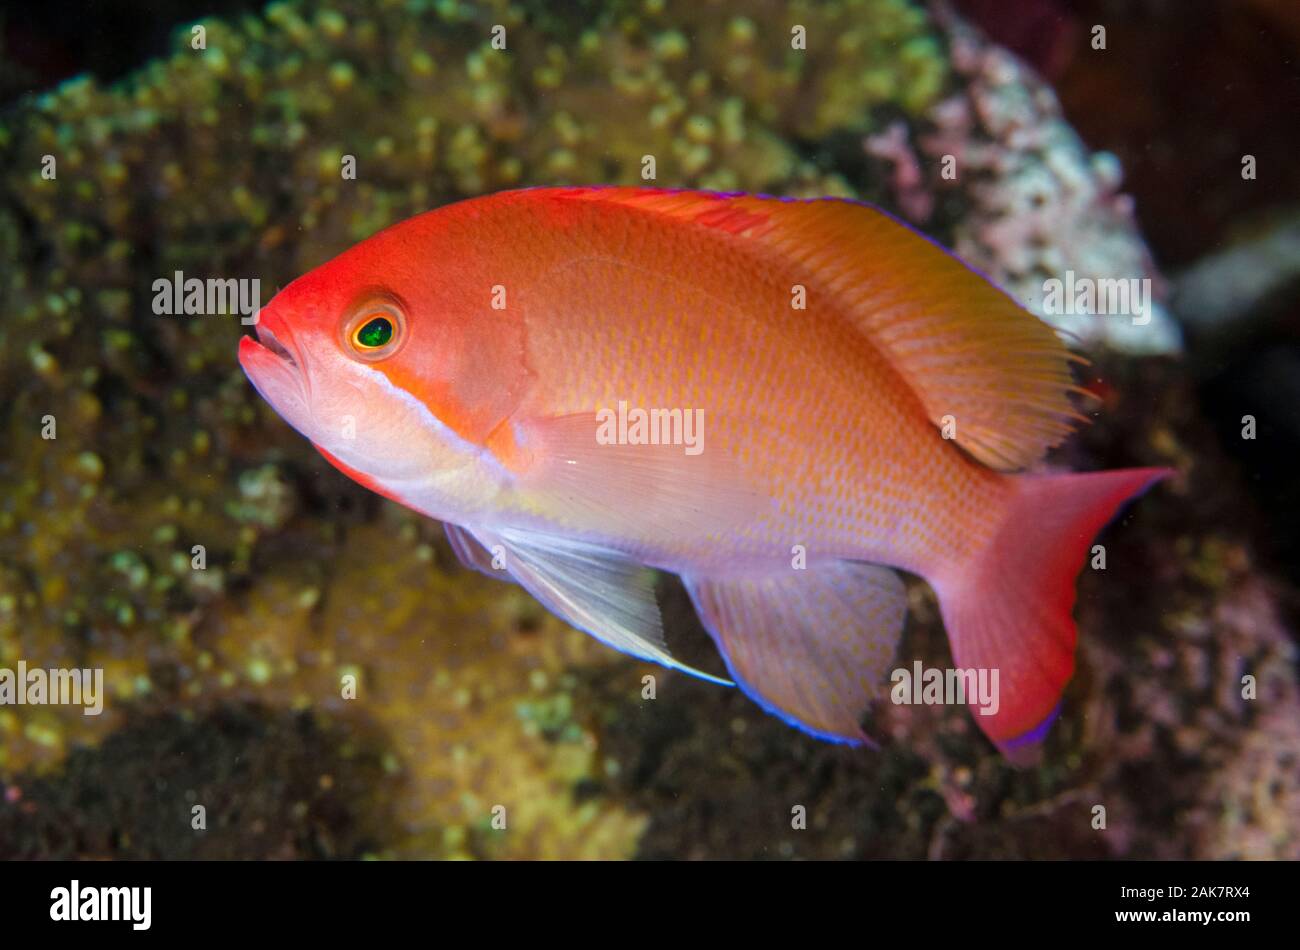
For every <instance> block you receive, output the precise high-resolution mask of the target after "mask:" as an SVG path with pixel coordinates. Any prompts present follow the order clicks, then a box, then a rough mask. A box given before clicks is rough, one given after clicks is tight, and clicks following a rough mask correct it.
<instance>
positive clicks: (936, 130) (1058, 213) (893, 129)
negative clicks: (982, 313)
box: [864, 12, 1181, 354]
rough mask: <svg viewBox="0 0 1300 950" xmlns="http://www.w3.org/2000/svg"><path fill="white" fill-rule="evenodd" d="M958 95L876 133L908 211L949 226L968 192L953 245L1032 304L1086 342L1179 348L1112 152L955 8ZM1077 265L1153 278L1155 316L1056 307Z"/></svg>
mask: <svg viewBox="0 0 1300 950" xmlns="http://www.w3.org/2000/svg"><path fill="white" fill-rule="evenodd" d="M940 20H941V22H942V23H943V24H944V25H945V27H946V28H947V30H948V33H949V38H950V47H949V48H950V56H951V64H952V68H953V71H954V72H955V73H956V75H957V77H958V91H957V92H955V93H954V94H953V95H951V96H946V97H944V98H943V99H942V101H940V102H938V103H936V104H935V105H934V106H933V107H931V108H930V109H929V110H927V111H926V112H925V114H924V115H923V116H922V117H921V120H920V121H919V122H916V121H912V122H908V121H905V120H902V119H900V120H898V121H896V122H895V123H894V124H893V125H891V126H890V127H889V128H888V129H886V130H884V131H883V132H879V133H877V134H875V135H873V136H869V137H868V138H867V139H866V141H865V143H864V148H865V149H866V151H867V152H868V154H871V155H873V156H874V157H876V158H879V159H882V160H883V161H885V162H886V163H887V164H889V165H891V166H892V167H893V174H892V178H891V185H892V187H893V189H894V192H895V195H896V200H897V202H898V205H899V207H900V208H901V210H902V211H903V213H904V214H905V215H906V216H907V217H908V218H909V219H910V220H912V221H913V222H914V223H916V224H918V225H921V226H925V227H926V228H927V230H932V229H938V230H939V231H940V232H941V233H944V234H947V233H949V231H948V227H946V226H945V222H944V221H932V220H931V216H932V214H933V213H934V211H935V208H936V206H937V205H939V204H940V202H941V200H942V198H943V197H944V196H945V193H947V194H949V195H951V194H953V193H957V194H958V195H959V196H960V199H959V203H958V206H957V208H956V209H955V210H954V211H950V212H948V214H949V215H950V216H951V215H954V214H955V220H951V219H950V220H951V240H950V241H949V243H950V244H951V246H952V248H953V250H955V251H956V252H957V253H958V254H959V255H960V256H961V257H962V258H963V259H964V260H965V261H967V262H968V263H970V264H972V265H974V266H975V267H977V268H978V269H980V270H981V271H983V272H984V273H985V274H987V275H988V276H989V277H990V278H992V279H993V280H994V281H995V282H996V283H997V284H998V285H999V286H1000V287H1002V288H1003V289H1005V290H1006V291H1008V292H1009V293H1011V294H1012V295H1013V296H1014V297H1015V298H1016V299H1017V300H1019V301H1020V303H1021V305H1022V306H1024V307H1026V308H1027V309H1029V310H1032V311H1033V312H1034V313H1037V314H1038V315H1039V316H1040V317H1042V318H1043V319H1044V320H1046V321H1047V322H1048V323H1050V324H1052V325H1053V326H1056V327H1059V328H1060V329H1062V330H1065V331H1066V332H1067V333H1069V334H1071V335H1072V336H1073V337H1075V338H1077V339H1078V340H1080V341H1082V342H1083V343H1085V344H1088V345H1092V346H1097V345H1106V346H1111V347H1114V348H1116V349H1120V350H1124V351H1127V352H1132V353H1137V354H1159V353H1172V352H1177V351H1178V349H1179V347H1180V342H1181V341H1180V333H1179V329H1178V325H1177V324H1176V323H1175V321H1174V319H1173V316H1172V315H1171V314H1170V312H1169V310H1168V309H1167V307H1166V306H1165V305H1164V303H1163V298H1164V296H1165V286H1164V282H1163V280H1162V279H1161V277H1160V275H1159V273H1158V272H1157V270H1156V268H1155V264H1154V262H1153V261H1152V260H1151V255H1150V253H1149V252H1148V250H1147V248H1146V245H1145V244H1144V243H1143V242H1142V239H1141V238H1140V236H1139V235H1138V233H1137V227H1136V224H1135V222H1134V215H1133V202H1132V199H1131V198H1129V197H1128V196H1127V195H1124V194H1122V193H1121V192H1120V191H1119V186H1120V182H1121V170H1120V166H1119V163H1118V162H1117V161H1116V160H1115V157H1114V156H1113V155H1109V154H1107V153H1104V152H1098V153H1090V152H1089V151H1088V150H1087V148H1086V147H1085V146H1084V145H1083V143H1082V142H1081V141H1080V139H1079V137H1078V135H1077V134H1075V132H1074V131H1073V129H1071V128H1070V126H1069V124H1068V123H1067V122H1066V121H1065V119H1064V118H1063V117H1062V115H1061V107H1060V104H1059V102H1057V99H1056V96H1055V94H1054V93H1053V92H1052V90H1051V89H1050V88H1049V87H1048V86H1047V85H1046V84H1044V83H1043V82H1042V81H1041V80H1039V79H1038V78H1037V77H1036V76H1035V75H1034V74H1033V73H1032V72H1031V71H1030V70H1029V69H1028V68H1027V67H1026V66H1024V65H1023V64H1022V63H1020V62H1019V61H1018V60H1017V59H1016V58H1015V57H1014V56H1012V55H1011V54H1010V53H1008V52H1006V51H1005V50H1003V49H1001V48H999V47H997V46H994V45H993V44H991V43H989V42H988V41H987V40H985V39H983V38H982V37H980V36H979V34H978V33H976V32H975V31H974V30H972V29H970V28H969V27H967V26H965V25H964V24H962V23H961V21H960V20H958V19H957V18H956V17H954V16H953V15H952V14H951V13H948V12H943V13H942V15H941V17H940ZM1067 271H1073V272H1074V274H1075V275H1076V276H1077V277H1078V278H1083V279H1087V280H1105V279H1116V278H1120V279H1138V280H1141V279H1146V280H1149V281H1151V285H1152V288H1153V296H1154V304H1153V306H1152V312H1151V313H1150V315H1149V318H1146V319H1147V320H1148V321H1149V322H1141V323H1138V322H1135V321H1134V320H1132V319H1130V318H1128V317H1125V316H1120V315H1099V314H1087V313H1085V314H1073V313H1062V312H1060V310H1059V309H1055V310H1054V309H1052V308H1049V307H1048V306H1046V301H1045V300H1044V282H1045V281H1047V280H1049V279H1053V278H1056V279H1064V275H1065V273H1066V272H1067Z"/></svg>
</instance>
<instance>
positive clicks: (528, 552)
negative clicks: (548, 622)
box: [473, 529, 732, 686]
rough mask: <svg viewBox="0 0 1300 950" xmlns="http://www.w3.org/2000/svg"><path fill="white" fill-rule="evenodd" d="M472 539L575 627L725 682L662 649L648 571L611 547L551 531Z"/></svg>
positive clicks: (481, 533)
mask: <svg viewBox="0 0 1300 950" xmlns="http://www.w3.org/2000/svg"><path fill="white" fill-rule="evenodd" d="M473 536H474V537H475V538H476V539H477V540H478V542H479V544H480V545H481V548H486V549H488V550H489V551H491V550H496V545H501V549H502V550H503V551H504V557H505V569H506V570H507V571H508V572H509V573H510V574H511V576H513V577H514V578H515V580H517V581H518V582H519V583H520V584H521V585H522V586H523V587H524V589H525V590H527V591H528V592H529V593H530V594H532V595H533V596H534V597H536V598H537V599H538V600H539V601H541V602H542V604H543V605H544V606H545V607H546V608H547V609H548V610H550V611H551V612H552V613H554V614H556V615H557V616H558V617H560V618H561V619H563V620H565V621H566V622H568V623H570V624H572V625H573V626H575V627H577V628H578V629H579V630H583V631H585V632H587V633H589V634H591V635H592V636H593V637H595V638H596V639H597V640H600V641H601V642H602V643H605V644H607V645H609V646H611V647H613V648H614V649H616V650H619V651H621V652H623V653H628V654H631V655H632V656H635V657H638V658H639V659H643V660H651V661H653V662H655V663H660V664H662V665H664V666H667V667H670V668H672V669H675V670H682V671H683V672H686V673H690V674H691V675H693V676H698V677H700V678H701V679H706V680H709V681H711V682H714V683H722V684H723V685H727V686H730V685H732V683H731V681H730V680H726V679H723V678H721V677H718V676H714V675H712V674H710V673H705V672H703V671H702V670H697V669H694V668H693V667H690V666H687V665H686V664H684V663H681V662H679V661H678V660H676V659H675V658H674V657H673V656H672V654H671V653H669V652H668V647H667V645H666V644H665V642H664V636H663V626H662V623H661V621H660V617H659V607H658V605H657V604H656V603H655V596H654V571H653V570H652V569H650V568H648V567H645V566H644V565H642V564H640V563H638V562H637V561H635V560H632V559H631V558H628V557H626V556H625V555H623V554H621V553H619V552H617V551H612V550H610V549H608V548H603V547H600V546H599V545H595V544H591V543H589V542H586V541H578V540H574V539H571V538H563V537H558V536H555V535H544V534H536V533H533V532H526V531H519V530H516V529H496V530H478V529H475V530H474V532H473Z"/></svg>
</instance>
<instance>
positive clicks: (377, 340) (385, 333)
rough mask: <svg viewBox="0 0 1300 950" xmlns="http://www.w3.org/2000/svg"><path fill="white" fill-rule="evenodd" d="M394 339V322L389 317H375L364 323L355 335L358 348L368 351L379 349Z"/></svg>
mask: <svg viewBox="0 0 1300 950" xmlns="http://www.w3.org/2000/svg"><path fill="white" fill-rule="evenodd" d="M392 338H393V321H392V320H389V319H388V318H387V317H375V318H374V319H372V320H370V321H369V322H367V323H363V324H362V325H361V326H360V327H358V328H357V332H356V333H355V334H353V339H355V340H356V341H357V346H360V347H363V348H365V349H367V350H374V349H378V348H379V347H381V346H383V345H384V344H385V343H387V342H388V341H389V340H391V339H392Z"/></svg>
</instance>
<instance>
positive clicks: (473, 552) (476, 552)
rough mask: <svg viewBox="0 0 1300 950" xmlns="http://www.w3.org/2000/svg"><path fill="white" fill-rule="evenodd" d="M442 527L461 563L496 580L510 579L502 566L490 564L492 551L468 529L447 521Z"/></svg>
mask: <svg viewBox="0 0 1300 950" xmlns="http://www.w3.org/2000/svg"><path fill="white" fill-rule="evenodd" d="M443 528H444V529H446V531H447V540H448V541H449V542H451V549H452V550H453V551H455V552H456V557H457V558H458V559H459V560H460V563H461V564H463V565H465V566H466V567H468V568H470V569H471V570H475V571H478V572H479V573H480V574H486V575H487V576H488V577H495V578H496V579H497V580H503V581H508V580H510V579H511V578H510V574H509V573H508V572H507V571H506V569H505V568H504V567H502V568H501V569H499V570H498V569H497V568H495V567H493V566H492V553H491V552H490V551H488V550H487V548H485V547H483V545H482V544H480V543H479V542H478V539H477V538H475V537H474V535H473V534H471V533H470V532H469V531H468V530H466V529H465V528H462V527H461V526H460V525H456V524H452V523H451V522H449V521H448V522H444V523H443Z"/></svg>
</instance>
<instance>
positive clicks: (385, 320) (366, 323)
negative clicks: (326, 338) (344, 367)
mask: <svg viewBox="0 0 1300 950" xmlns="http://www.w3.org/2000/svg"><path fill="white" fill-rule="evenodd" d="M405 328H406V319H405V317H404V316H403V313H402V308H401V307H400V306H399V305H398V304H397V302H396V301H394V300H390V299H388V298H386V297H385V298H378V299H376V298H371V299H368V300H366V301H364V302H363V303H362V304H361V305H360V306H357V307H353V308H352V310H351V311H350V312H349V314H348V316H347V317H346V318H345V319H344V321H343V327H342V329H343V339H344V342H345V343H346V344H347V346H348V349H350V350H351V352H352V355H353V356H355V357H357V358H358V359H362V360H367V361H373V360H382V359H387V358H388V357H390V356H392V355H393V354H394V353H396V352H397V350H398V349H399V348H400V347H401V345H402V343H403V342H405V341H404V336H405V332H404V331H405Z"/></svg>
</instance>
